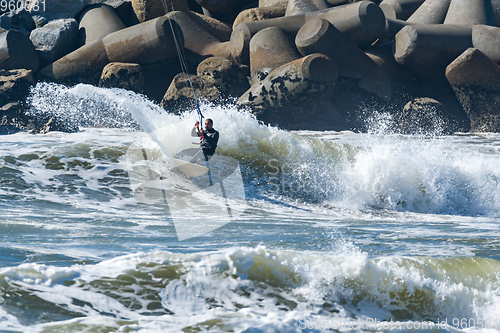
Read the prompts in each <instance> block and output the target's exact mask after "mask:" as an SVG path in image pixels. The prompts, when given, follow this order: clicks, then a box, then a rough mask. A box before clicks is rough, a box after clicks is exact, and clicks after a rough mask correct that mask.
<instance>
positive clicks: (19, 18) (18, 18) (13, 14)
mask: <svg viewBox="0 0 500 333" xmlns="http://www.w3.org/2000/svg"><path fill="white" fill-rule="evenodd" d="M0 27H1V28H2V29H4V30H17V31H20V32H22V33H23V34H25V35H29V34H30V32H31V31H32V30H33V29H35V28H36V25H35V21H33V18H32V17H31V14H30V13H29V12H28V11H27V10H26V9H24V8H20V9H17V10H12V11H10V12H8V13H5V14H3V15H1V16H0Z"/></svg>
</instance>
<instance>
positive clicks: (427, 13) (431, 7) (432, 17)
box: [406, 0, 450, 24]
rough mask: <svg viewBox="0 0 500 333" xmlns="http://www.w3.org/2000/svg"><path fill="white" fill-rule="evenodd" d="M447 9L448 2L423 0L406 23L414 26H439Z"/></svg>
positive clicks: (443, 0)
mask: <svg viewBox="0 0 500 333" xmlns="http://www.w3.org/2000/svg"><path fill="white" fill-rule="evenodd" d="M449 7H450V0H425V2H424V3H423V4H422V5H420V7H418V9H417V10H416V11H415V12H414V13H413V14H412V15H411V16H410V17H409V18H408V19H407V20H406V21H407V22H408V23H414V24H441V23H443V22H444V18H445V17H446V13H447V12H448V8H449Z"/></svg>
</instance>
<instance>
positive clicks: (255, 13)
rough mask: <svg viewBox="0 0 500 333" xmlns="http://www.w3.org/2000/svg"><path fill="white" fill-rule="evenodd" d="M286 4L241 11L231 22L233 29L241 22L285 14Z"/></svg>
mask: <svg viewBox="0 0 500 333" xmlns="http://www.w3.org/2000/svg"><path fill="white" fill-rule="evenodd" d="M285 11H286V6H267V7H263V8H249V9H245V10H243V11H241V12H240V13H239V14H238V16H237V17H236V19H235V20H234V22H233V29H234V28H236V27H237V26H238V24H241V23H248V22H256V21H262V20H268V19H271V18H275V17H282V16H285Z"/></svg>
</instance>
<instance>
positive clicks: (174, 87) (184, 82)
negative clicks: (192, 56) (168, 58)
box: [160, 73, 219, 110]
mask: <svg viewBox="0 0 500 333" xmlns="http://www.w3.org/2000/svg"><path fill="white" fill-rule="evenodd" d="M191 84H192V88H191ZM193 89H194V94H196V98H198V99H206V100H208V101H210V102H213V101H215V100H216V99H217V98H219V91H218V90H217V88H216V87H215V86H214V85H213V84H210V83H208V82H206V81H205V80H203V79H202V78H201V77H199V76H197V75H189V77H188V75H187V74H185V73H179V74H177V75H176V76H175V77H174V79H173V80H172V83H171V84H170V87H168V90H167V92H166V93H165V96H164V97H163V99H162V101H161V103H160V106H162V107H164V108H165V109H167V110H168V109H173V108H178V107H188V106H190V105H191V101H190V100H191V99H193V98H194V96H193Z"/></svg>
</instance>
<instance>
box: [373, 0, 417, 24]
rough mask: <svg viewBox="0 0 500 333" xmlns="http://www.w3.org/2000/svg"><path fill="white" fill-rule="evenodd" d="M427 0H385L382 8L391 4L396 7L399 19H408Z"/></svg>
mask: <svg viewBox="0 0 500 333" xmlns="http://www.w3.org/2000/svg"><path fill="white" fill-rule="evenodd" d="M424 1H425V0H383V1H382V2H381V3H380V4H379V6H380V8H382V7H385V6H389V7H391V8H392V9H394V12H395V14H396V18H397V19H398V20H406V19H407V18H408V17H410V16H411V14H413V13H414V12H415V11H416V10H417V8H418V7H420V5H422V3H423V2H424Z"/></svg>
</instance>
